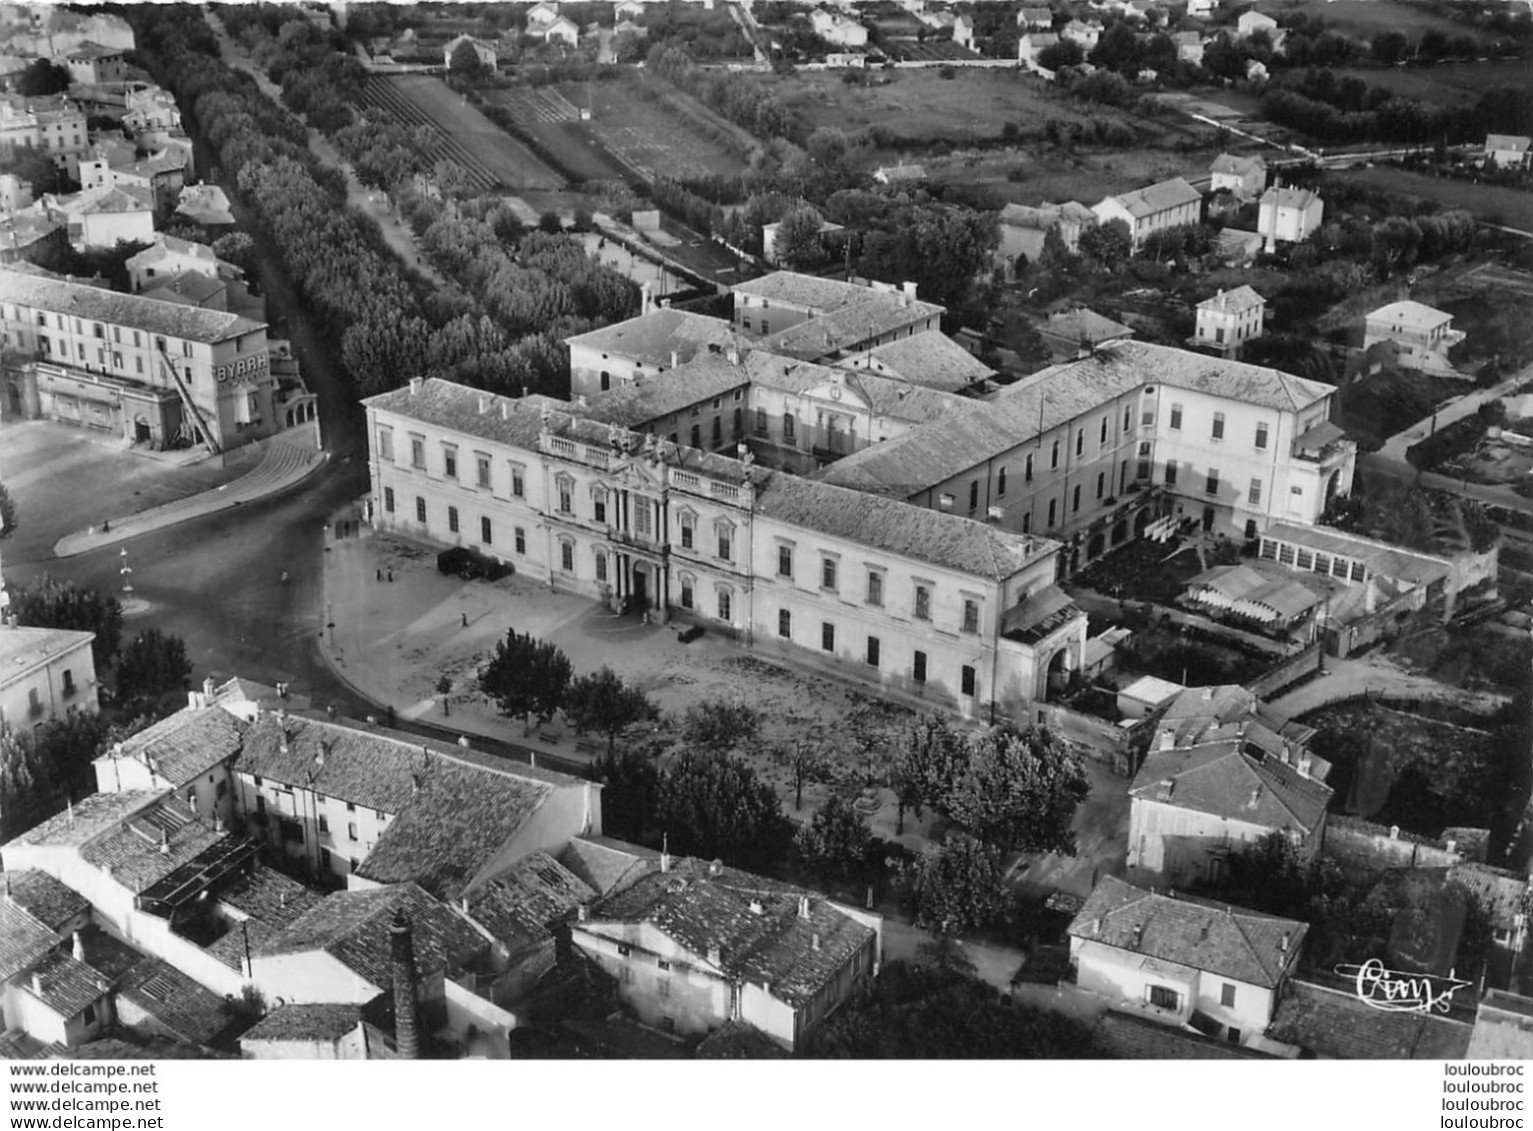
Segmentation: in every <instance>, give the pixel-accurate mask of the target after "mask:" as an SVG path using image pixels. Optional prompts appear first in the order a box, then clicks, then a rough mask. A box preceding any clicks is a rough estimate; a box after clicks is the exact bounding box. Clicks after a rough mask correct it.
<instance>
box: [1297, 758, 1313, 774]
mask: <svg viewBox="0 0 1533 1131" xmlns="http://www.w3.org/2000/svg"><path fill="white" fill-rule="evenodd" d="M1314 761H1315V760H1314V759H1313V758H1311V757H1310V756H1309V755H1308V754H1306V755H1305V756H1304V757H1302V758H1300V759H1299V776H1300V777H1301V778H1307V777H1309V770H1310V767H1311V766H1312V765H1314Z"/></svg>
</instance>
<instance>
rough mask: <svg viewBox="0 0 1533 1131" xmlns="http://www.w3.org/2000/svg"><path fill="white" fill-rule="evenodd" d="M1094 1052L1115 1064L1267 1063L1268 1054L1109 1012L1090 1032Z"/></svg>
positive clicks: (1269, 1057)
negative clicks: (1226, 1061) (1209, 1061)
mask: <svg viewBox="0 0 1533 1131" xmlns="http://www.w3.org/2000/svg"><path fill="white" fill-rule="evenodd" d="M1091 1036H1092V1041H1093V1042H1094V1043H1095V1045H1096V1047H1097V1050H1098V1051H1099V1052H1101V1053H1104V1054H1105V1055H1107V1056H1110V1057H1113V1058H1114V1059H1117V1060H1270V1059H1272V1058H1271V1056H1270V1055H1269V1054H1267V1053H1263V1052H1257V1051H1256V1050H1255V1049H1250V1048H1245V1047H1244V1046H1241V1045H1232V1044H1230V1042H1229V1041H1215V1040H1211V1039H1210V1038H1208V1037H1204V1036H1201V1035H1200V1034H1198V1033H1189V1032H1188V1031H1187V1030H1186V1029H1177V1028H1174V1027H1172V1026H1170V1025H1166V1024H1164V1023H1162V1022H1159V1021H1151V1020H1149V1019H1148V1018H1144V1017H1135V1016H1133V1015H1132V1014H1128V1013H1119V1012H1117V1011H1116V1010H1108V1011H1107V1012H1106V1013H1104V1014H1102V1018H1101V1020H1100V1021H1098V1022H1097V1025H1096V1029H1095V1030H1094V1031H1093V1032H1092V1034H1091Z"/></svg>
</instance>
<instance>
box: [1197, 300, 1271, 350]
mask: <svg viewBox="0 0 1533 1131" xmlns="http://www.w3.org/2000/svg"><path fill="white" fill-rule="evenodd" d="M1266 312H1267V308H1266V307H1265V306H1251V307H1247V308H1246V309H1244V310H1238V311H1236V310H1215V309H1206V308H1203V307H1199V308H1198V318H1197V327H1196V329H1195V330H1194V335H1193V336H1194V338H1195V339H1196V340H1197V341H1198V342H1199V343H1201V344H1203V345H1206V346H1212V347H1214V348H1216V349H1233V348H1236V347H1239V346H1242V345H1244V344H1245V343H1246V342H1249V341H1250V340H1251V339H1252V338H1257V337H1260V336H1261V332H1262V327H1263V324H1264V323H1265V321H1266Z"/></svg>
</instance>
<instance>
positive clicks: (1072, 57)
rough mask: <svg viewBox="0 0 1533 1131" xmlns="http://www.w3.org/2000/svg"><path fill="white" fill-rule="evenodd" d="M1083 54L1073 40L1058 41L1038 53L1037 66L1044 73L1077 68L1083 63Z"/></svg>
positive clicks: (1079, 46) (1084, 56)
mask: <svg viewBox="0 0 1533 1131" xmlns="http://www.w3.org/2000/svg"><path fill="white" fill-rule="evenodd" d="M1085 58H1086V55H1085V52H1083V51H1082V50H1081V45H1080V44H1079V43H1076V42H1075V40H1073V39H1060V40H1058V41H1056V42H1054V43H1051V44H1049V45H1048V46H1047V47H1045V48H1044V49H1043V50H1042V51H1040V52H1038V65H1039V66H1040V67H1042V68H1043V69H1044V70H1046V71H1057V70H1060V69H1061V68H1064V67H1078V66H1080V65H1081V63H1082V62H1084V61H1085Z"/></svg>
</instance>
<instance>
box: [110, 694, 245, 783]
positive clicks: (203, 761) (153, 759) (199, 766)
mask: <svg viewBox="0 0 1533 1131" xmlns="http://www.w3.org/2000/svg"><path fill="white" fill-rule="evenodd" d="M247 726H248V724H247V723H246V722H245V721H244V720H243V719H237V718H235V717H234V716H233V715H231V714H229V712H228V711H225V710H224V709H223V708H222V707H183V708H182V709H181V710H179V711H177V712H176V713H175V714H173V715H171V716H169V717H168V718H164V719H161V720H160V721H159V722H157V723H155V724H154V725H153V726H151V727H149V728H148V729H147V730H142V731H139V732H138V733H137V734H135V735H133V736H131V737H130V738H127V739H125V740H124V741H123V742H122V744H121V750H120V753H119V755H118V756H119V757H125V758H133V759H135V760H137V761H140V762H144V763H145V764H146V765H147V766H149V767H150V768H151V769H152V770H153V771H154V772H155V773H156V774H158V775H159V776H160V777H161V778H163V779H164V780H165V781H167V782H169V783H170V784H171V785H172V786H174V787H177V788H179V787H180V786H183V785H185V784H186V783H187V782H189V781H191V780H193V779H194V778H197V777H199V776H201V775H202V774H205V773H207V772H208V771H209V770H211V769H213V767H214V766H217V765H218V764H219V763H221V762H224V761H226V760H228V759H229V758H232V757H233V756H234V755H235V754H236V753H238V752H239V748H240V739H241V736H242V735H243V734H244V732H245V730H246V728H247ZM106 757H107V758H108V759H110V758H111V757H112V755H111V754H108V755H106Z"/></svg>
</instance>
